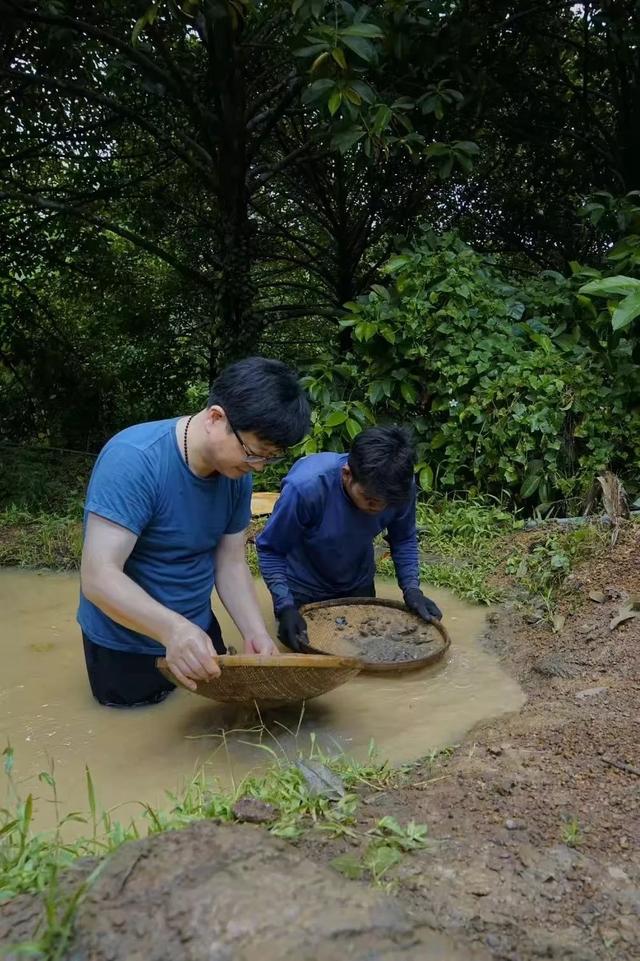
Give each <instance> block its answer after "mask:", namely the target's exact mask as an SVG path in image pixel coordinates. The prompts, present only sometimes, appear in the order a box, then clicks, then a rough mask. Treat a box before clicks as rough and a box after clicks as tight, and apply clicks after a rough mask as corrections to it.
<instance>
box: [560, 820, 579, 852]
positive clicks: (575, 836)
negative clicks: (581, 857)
mask: <svg viewBox="0 0 640 961" xmlns="http://www.w3.org/2000/svg"><path fill="white" fill-rule="evenodd" d="M562 840H563V842H564V843H565V844H566V845H567V847H570V848H577V847H578V845H580V844H582V841H583V837H582V828H581V827H580V822H579V821H578V818H577V817H576V816H575V815H572V816H571V817H567V818H565V822H564V827H563V830H562Z"/></svg>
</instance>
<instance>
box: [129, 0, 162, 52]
mask: <svg viewBox="0 0 640 961" xmlns="http://www.w3.org/2000/svg"><path fill="white" fill-rule="evenodd" d="M158 8H159V4H158V3H152V4H151V6H150V7H149V8H148V9H147V10H145V12H144V13H143V14H142V16H141V17H139V18H138V19H137V20H136V22H135V24H134V27H133V30H132V31H131V45H132V46H134V47H135V46H136V45H137V43H138V40H139V39H140V34H141V33H142V31H143V30H144V28H145V27H148V26H151V24H153V23H154V22H155V19H156V17H157V16H158Z"/></svg>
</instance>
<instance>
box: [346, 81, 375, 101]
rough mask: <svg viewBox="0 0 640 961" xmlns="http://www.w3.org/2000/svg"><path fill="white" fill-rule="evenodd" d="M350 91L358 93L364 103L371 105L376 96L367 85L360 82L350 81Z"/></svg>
mask: <svg viewBox="0 0 640 961" xmlns="http://www.w3.org/2000/svg"><path fill="white" fill-rule="evenodd" d="M351 89H352V90H355V91H356V93H359V94H360V96H361V97H362V99H363V100H364V102H365V103H373V102H374V100H375V99H376V95H375V93H374V92H373V90H372V89H371V87H370V86H369V84H367V83H363V82H362V80H352V81H351Z"/></svg>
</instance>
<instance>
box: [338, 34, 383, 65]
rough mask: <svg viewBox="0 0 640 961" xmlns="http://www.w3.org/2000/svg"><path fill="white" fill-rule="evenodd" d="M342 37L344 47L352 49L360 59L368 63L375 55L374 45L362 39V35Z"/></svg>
mask: <svg viewBox="0 0 640 961" xmlns="http://www.w3.org/2000/svg"><path fill="white" fill-rule="evenodd" d="M342 39H343V42H344V45H345V47H349V49H350V50H353V52H354V53H355V54H357V55H358V56H359V57H360V58H361V60H365V61H366V62H367V63H369V61H370V60H373V59H374V57H375V55H376V51H375V47H374V46H373V44H372V43H371V42H370V41H369V40H364V39H363V38H362V37H343V38H342Z"/></svg>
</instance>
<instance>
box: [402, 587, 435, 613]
mask: <svg viewBox="0 0 640 961" xmlns="http://www.w3.org/2000/svg"><path fill="white" fill-rule="evenodd" d="M404 602H405V604H406V605H407V607H408V608H409V610H410V611H413V613H414V614H417V615H418V617H421V618H422V620H423V621H439V620H441V619H442V611H441V610H440V608H439V607H438V605H437V604H436V603H435V601H432V600H431V598H429V597H425V596H424V594H423V593H422V591H421V590H420V588H419V587H410V588H409V589H408V590H406V591H405V592H404Z"/></svg>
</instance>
